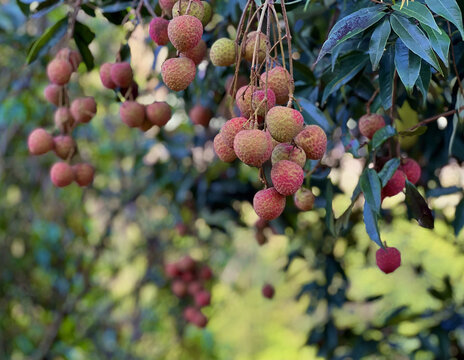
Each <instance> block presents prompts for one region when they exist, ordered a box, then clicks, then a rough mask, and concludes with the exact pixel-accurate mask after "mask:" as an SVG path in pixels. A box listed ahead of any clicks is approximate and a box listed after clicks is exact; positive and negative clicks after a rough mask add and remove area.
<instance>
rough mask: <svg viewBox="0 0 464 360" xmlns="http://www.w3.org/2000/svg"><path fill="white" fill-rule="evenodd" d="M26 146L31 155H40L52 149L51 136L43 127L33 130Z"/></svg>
mask: <svg viewBox="0 0 464 360" xmlns="http://www.w3.org/2000/svg"><path fill="white" fill-rule="evenodd" d="M27 146H28V148H29V152H30V153H31V154H32V155H42V154H45V153H47V152H49V151H51V150H52V149H53V137H52V136H51V135H50V134H49V133H48V132H47V131H46V130H44V129H42V128H38V129H35V130H33V131H32V132H31V133H30V134H29V137H28V139H27Z"/></svg>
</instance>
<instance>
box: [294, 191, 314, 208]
mask: <svg viewBox="0 0 464 360" xmlns="http://www.w3.org/2000/svg"><path fill="white" fill-rule="evenodd" d="M293 200H294V202H295V206H296V207H297V208H298V209H300V210H301V211H309V210H312V208H313V206H314V200H315V199H314V194H313V192H312V191H311V190H310V189H307V188H304V187H302V188H301V189H299V190H298V191H297V192H296V193H295V195H294V198H293Z"/></svg>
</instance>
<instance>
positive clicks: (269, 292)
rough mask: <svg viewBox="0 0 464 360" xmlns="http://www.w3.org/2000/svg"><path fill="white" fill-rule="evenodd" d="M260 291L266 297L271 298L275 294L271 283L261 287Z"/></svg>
mask: <svg viewBox="0 0 464 360" xmlns="http://www.w3.org/2000/svg"><path fill="white" fill-rule="evenodd" d="M261 292H262V294H263V296H264V297H265V298H266V299H272V298H273V297H274V294H275V290H274V286H272V285H271V284H266V285H264V286H263V288H262V289H261Z"/></svg>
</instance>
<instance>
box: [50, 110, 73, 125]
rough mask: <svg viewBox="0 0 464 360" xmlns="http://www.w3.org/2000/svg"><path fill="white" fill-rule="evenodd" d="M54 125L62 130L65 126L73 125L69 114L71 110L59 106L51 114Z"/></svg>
mask: <svg viewBox="0 0 464 360" xmlns="http://www.w3.org/2000/svg"><path fill="white" fill-rule="evenodd" d="M53 118H54V122H55V126H56V127H57V128H58V129H60V131H64V130H65V129H66V128H69V127H70V126H72V125H73V123H74V119H73V117H72V115H71V111H70V110H69V109H68V108H67V107H64V106H62V107H59V108H58V109H56V110H55V114H54V116H53Z"/></svg>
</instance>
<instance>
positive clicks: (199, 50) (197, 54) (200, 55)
mask: <svg viewBox="0 0 464 360" xmlns="http://www.w3.org/2000/svg"><path fill="white" fill-rule="evenodd" d="M206 50H207V47H206V43H205V42H204V40H200V42H199V43H198V44H197V46H195V47H194V48H193V49H190V50H188V51H185V52H182V53H181V54H180V56H184V57H188V58H189V59H191V60H192V61H193V62H194V63H195V65H199V64H200V63H201V62H202V61H203V59H204V58H205V56H206Z"/></svg>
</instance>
